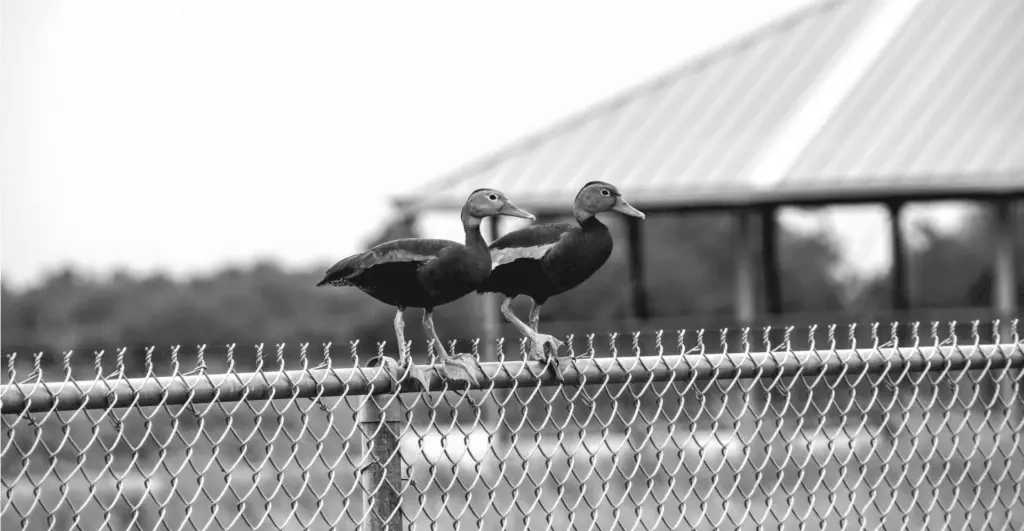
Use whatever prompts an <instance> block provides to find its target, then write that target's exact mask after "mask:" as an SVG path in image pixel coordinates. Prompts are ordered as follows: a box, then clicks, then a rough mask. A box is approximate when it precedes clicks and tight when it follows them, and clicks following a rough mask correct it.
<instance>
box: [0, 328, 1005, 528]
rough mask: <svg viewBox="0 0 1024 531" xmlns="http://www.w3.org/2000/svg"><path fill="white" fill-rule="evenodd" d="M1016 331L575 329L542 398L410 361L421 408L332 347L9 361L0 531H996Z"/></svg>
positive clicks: (502, 380) (510, 368)
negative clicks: (136, 360) (601, 335)
mask: <svg viewBox="0 0 1024 531" xmlns="http://www.w3.org/2000/svg"><path fill="white" fill-rule="evenodd" d="M1015 325H1016V323H1014V325H1013V326H1012V327H1011V329H1012V330H1013V333H1012V337H1011V338H1008V340H1001V338H1000V337H999V334H998V329H999V327H998V326H995V327H994V329H995V330H996V332H995V333H994V334H993V336H992V337H991V339H987V340H983V338H982V335H983V334H982V333H981V325H979V323H977V322H975V323H973V324H972V325H971V326H970V330H969V331H960V330H959V329H958V328H957V326H956V325H955V324H951V325H949V326H948V327H947V326H943V327H939V326H938V324H937V323H934V324H933V325H932V326H931V328H930V333H927V331H926V332H925V333H922V332H921V330H920V327H919V326H918V325H916V324H911V325H892V326H891V327H889V330H884V328H883V327H881V326H879V325H876V326H873V327H870V328H869V330H867V331H866V336H864V334H862V333H861V332H864V330H861V331H858V330H856V329H855V328H854V327H850V328H848V329H840V328H837V327H834V326H831V327H821V328H818V327H811V328H809V329H807V330H800V331H797V330H795V329H793V328H787V329H784V330H782V338H781V340H779V341H776V340H775V339H774V338H775V337H776V336H775V334H773V333H771V331H770V330H750V329H741V330H739V331H704V330H698V331H691V332H686V331H679V332H675V333H669V334H666V333H663V332H660V331H659V332H654V333H651V334H639V333H638V334H634V335H631V336H629V337H628V341H624V340H621V339H619V338H618V337H616V336H615V335H611V336H609V337H607V338H606V339H607V346H603V345H600V343H602V341H599V340H598V338H597V337H596V336H593V335H591V336H588V337H587V338H585V341H574V340H573V339H574V338H568V339H569V340H570V341H569V344H570V346H571V347H573V348H574V349H578V350H575V351H573V352H572V353H571V354H572V355H573V356H575V359H574V360H573V361H567V362H563V363H561V364H560V365H559V367H558V369H560V372H561V381H560V380H559V379H558V378H556V375H555V373H554V369H553V368H552V367H546V366H545V365H544V364H542V363H541V362H536V361H530V362H524V361H519V360H515V361H510V360H506V355H505V354H504V352H503V346H504V345H503V342H500V341H499V343H498V346H497V352H498V353H497V357H498V361H496V362H486V361H485V362H480V363H479V364H478V367H479V371H480V372H479V373H477V377H476V378H475V380H474V378H470V377H467V378H464V379H462V380H459V381H454V382H453V381H451V380H446V379H444V378H442V377H441V375H439V374H438V373H437V372H436V371H434V370H430V369H428V368H427V366H425V365H421V366H420V368H421V369H423V371H424V374H425V379H426V381H427V384H428V387H429V389H427V390H422V389H418V388H416V386H415V385H414V384H413V383H411V382H409V381H408V380H404V381H402V380H401V375H397V374H396V373H394V372H389V371H387V370H385V369H383V368H381V367H366V366H365V361H366V359H365V357H364V358H363V359H362V360H360V356H359V355H358V354H359V348H358V344H357V343H354V344H352V345H351V349H350V351H349V352H348V353H346V354H347V355H350V356H351V357H352V359H353V362H355V363H356V366H353V367H346V368H335V367H334V366H335V365H338V364H339V363H340V360H339V359H337V358H338V357H339V356H337V355H332V352H331V349H330V346H329V345H326V346H325V347H324V349H323V352H322V356H321V355H320V354H317V355H316V356H315V357H316V358H317V359H316V360H313V359H312V358H313V357H314V356H312V355H310V354H309V347H308V345H302V346H300V347H299V348H298V349H292V350H289V349H287V348H286V347H285V346H284V345H279V346H278V347H277V348H276V349H272V351H273V354H272V355H268V354H267V352H266V351H265V349H264V348H263V347H262V346H260V347H258V348H257V349H256V350H255V352H254V353H253V355H252V356H248V355H247V354H246V353H244V352H242V349H240V348H237V347H235V346H229V347H227V348H225V349H224V350H223V351H220V350H217V351H216V352H214V350H215V349H213V347H200V348H198V349H196V350H195V351H194V352H186V351H185V350H183V349H181V348H174V349H172V350H171V351H170V366H171V371H170V373H171V374H170V375H167V376H158V375H157V371H156V367H157V366H158V365H161V363H160V362H161V360H162V359H163V357H164V356H163V353H161V352H158V351H157V350H156V349H147V350H145V351H144V352H142V353H141V354H140V357H141V358H142V364H143V365H144V369H143V370H142V374H141V375H137V376H134V375H131V374H130V373H131V372H132V371H131V370H130V369H129V367H130V365H131V361H132V357H133V356H134V354H133V353H130V352H128V351H126V350H119V351H116V352H115V355H114V356H112V357H113V358H114V361H115V364H114V367H113V372H109V370H110V367H106V366H104V364H103V359H104V356H103V354H102V353H97V354H96V355H95V357H94V359H93V360H92V361H93V362H94V363H93V365H94V371H93V372H94V374H95V376H94V377H93V378H91V379H85V378H82V377H80V376H79V375H76V371H77V370H78V369H77V365H76V363H75V362H76V361H77V358H75V356H77V355H75V354H73V353H65V355H64V356H60V357H57V358H56V359H53V358H49V357H47V356H44V355H43V354H42V353H40V354H36V355H33V356H28V357H27V359H26V357H24V356H18V355H16V354H8V356H7V374H6V378H5V383H4V385H3V386H2V387H0V399H2V413H3V417H2V418H3V430H2V436H3V441H2V443H0V444H2V448H0V464H2V483H3V490H2V493H0V494H2V496H0V525H2V526H3V528H4V529H14V528H20V529H101V528H107V529H243V528H244V529H253V530H261V529H291V528H296V529H349V528H354V527H359V528H365V529H402V528H405V527H407V526H410V525H413V526H422V527H424V528H430V529H452V528H456V527H455V526H461V527H464V528H473V529H477V528H481V527H485V526H486V527H494V528H498V527H500V528H502V529H505V528H511V529H549V528H559V529H562V528H579V529H683V528H693V529H722V528H729V529H732V528H776V527H778V526H782V525H786V526H788V525H790V524H815V525H826V526H827V527H828V528H833V527H836V528H858V529H860V528H865V527H867V528H890V527H894V526H895V527H900V526H904V527H920V528H927V529H931V528H944V527H949V528H956V529H960V528H993V529H1010V528H1011V527H1012V526H1013V525H1016V524H1013V522H1018V523H1019V522H1021V521H1024V493H1022V484H1024V450H1022V448H1024V444H1022V441H1021V435H1022V430H1024V402H1022V391H1021V389H1022V381H1021V379H1022V376H1021V375H1022V373H1021V369H1022V368H1024V347H1022V344H1021V342H1020V340H1019V337H1018V336H1017V334H1016V326H1015ZM805 332H806V333H805ZM885 332H888V333H885ZM798 344H799V347H798V346H797V345H798ZM627 345H628V346H627ZM519 346H520V352H519V354H518V355H519V356H521V355H522V354H524V352H525V350H524V349H525V346H524V345H523V344H522V343H520V345H519ZM476 347H477V345H475V344H474V345H473V349H474V351H475V350H476ZM384 348H385V346H384V345H379V346H378V353H383V352H384ZM110 357H111V356H107V358H108V359H109V358H110ZM508 357H510V358H511V357H514V356H508ZM186 358H187V359H194V360H195V362H196V365H197V368H194V369H191V370H188V371H186V372H182V371H181V370H180V366H181V361H182V360H183V359H186ZM242 358H246V359H245V360H244V361H245V363H248V364H254V365H255V370H239V367H240V366H242V365H243V359H242ZM321 359H322V360H323V361H325V362H327V363H328V366H327V367H324V368H310V365H312V364H313V363H318V362H320V361H321ZM519 359H524V358H519ZM360 361H362V362H363V363H360ZM58 362H59V363H58ZM54 365H60V367H53V366H54ZM215 366H217V367H219V368H218V369H217V370H218V372H217V373H214V372H213V370H214V369H213V368H212V367H215ZM295 367H300V368H295ZM54 371H55V372H58V373H63V374H62V377H60V378H54V379H50V378H49V377H50V376H51V372H54Z"/></svg>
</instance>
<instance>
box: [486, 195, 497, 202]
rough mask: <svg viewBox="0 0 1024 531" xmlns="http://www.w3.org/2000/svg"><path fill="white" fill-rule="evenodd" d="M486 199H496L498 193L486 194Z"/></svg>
mask: <svg viewBox="0 0 1024 531" xmlns="http://www.w3.org/2000/svg"><path fill="white" fill-rule="evenodd" d="M487 199H490V200H491V201H497V200H498V195H497V194H491V195H489V196H487Z"/></svg>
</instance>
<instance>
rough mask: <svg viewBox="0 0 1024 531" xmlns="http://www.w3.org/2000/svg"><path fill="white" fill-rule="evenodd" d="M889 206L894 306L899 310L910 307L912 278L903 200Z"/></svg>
mask: <svg viewBox="0 0 1024 531" xmlns="http://www.w3.org/2000/svg"><path fill="white" fill-rule="evenodd" d="M886 206H887V207H888V208H889V243H890V245H891V246H892V247H891V249H892V284H891V289H892V291H891V295H892V308H893V309H894V310H896V311H897V312H902V311H906V310H909V309H910V280H909V278H908V277H907V256H906V247H905V245H904V242H903V231H901V230H900V214H901V212H902V211H903V202H902V201H890V202H888V203H886Z"/></svg>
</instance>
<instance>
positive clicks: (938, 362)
mask: <svg viewBox="0 0 1024 531" xmlns="http://www.w3.org/2000/svg"><path fill="white" fill-rule="evenodd" d="M635 352H637V353H638V350H636V351H635ZM593 354H594V352H593V350H591V351H590V356H588V357H585V358H577V359H574V360H563V361H562V362H561V363H560V364H559V370H560V373H561V375H562V379H563V381H559V379H558V377H557V375H556V374H555V372H554V369H553V368H552V367H547V366H545V365H544V364H543V363H542V362H539V361H505V362H485V363H478V364H477V366H478V368H479V369H480V371H481V373H482V375H483V378H477V379H476V381H469V380H468V379H467V380H458V381H455V383H456V384H461V385H458V386H453V385H452V383H453V381H452V380H448V379H445V378H444V377H443V376H442V375H441V374H439V373H438V371H437V369H434V368H431V367H429V366H426V365H421V366H418V368H419V369H420V370H421V371H423V374H424V376H425V380H426V382H427V384H428V387H429V389H427V391H431V392H433V391H464V390H492V389H514V388H517V387H536V386H557V385H567V386H586V385H595V384H600V385H609V384H631V383H645V382H664V381H668V380H674V381H682V382H686V381H691V380H694V381H697V380H709V379H735V378H782V377H793V376H818V375H824V376H836V375H851V376H852V375H858V374H878V373H885V372H899V373H903V372H922V371H962V370H978V369H985V370H998V369H1020V368H1024V345H1021V344H1020V343H1019V342H1018V343H1003V344H977V343H976V344H973V345H962V346H958V345H945V346H914V347H902V348H894V347H888V348H880V347H868V348H849V349H835V348H830V349H823V350H818V349H814V350H797V351H794V350H788V349H785V350H783V349H779V350H773V351H766V352H744V353H719V354H713V353H708V352H706V351H703V349H701V352H697V353H682V354H674V355H655V356H639V355H632V356H619V355H612V356H609V357H595V356H593ZM613 354H615V353H614V352H613ZM193 372H194V371H193ZM396 373H397V371H394V370H388V369H385V368H382V367H377V366H374V367H352V368H341V369H334V368H317V369H303V370H288V371H286V370H277V371H260V372H235V371H229V372H226V373H223V374H209V373H205V372H202V371H200V372H198V373H195V374H190V373H185V374H182V373H176V374H174V375H173V376H162V377H157V376H154V375H152V374H151V375H148V376H146V377H141V378H125V377H123V376H122V375H120V374H116V375H114V376H111V377H109V378H98V379H94V380H75V379H72V378H70V376H68V377H66V378H65V379H64V380H63V381H57V382H46V381H43V380H42V377H41V374H40V373H36V378H35V379H31V378H30V379H27V380H23V381H20V382H18V381H12V382H11V383H8V384H6V385H3V386H0V398H2V411H0V413H2V414H5V415H6V414H22V413H41V412H49V411H70V410H78V409H113V408H122V407H146V406H161V405H165V406H172V405H187V404H204V403H211V402H233V401H240V400H275V399H292V398H309V399H317V398H327V397H339V396H341V397H345V396H358V395H379V394H388V393H394V392H421V391H422V390H421V389H419V388H418V387H417V388H414V387H413V382H412V380H411V379H408V378H400V376H401V375H397V374H396ZM396 377H399V378H396ZM399 379H401V381H399Z"/></svg>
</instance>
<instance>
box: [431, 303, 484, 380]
mask: <svg viewBox="0 0 1024 531" xmlns="http://www.w3.org/2000/svg"><path fill="white" fill-rule="evenodd" d="M423 328H424V330H425V331H426V332H427V337H429V338H431V339H433V340H434V348H436V349H437V352H438V354H439V356H438V357H439V358H440V365H438V364H437V363H436V362H435V364H434V365H432V366H431V367H432V368H434V369H438V370H437V372H438V374H440V375H441V376H442V377H443V378H444V379H446V380H448V381H449V382H452V383H454V382H462V383H463V384H464V385H463V386H454V385H451V386H449V388H453V387H468V386H473V385H479V384H480V383H481V382H482V381H483V378H484V377H485V376H484V373H483V369H481V368H480V363H479V362H477V360H476V358H475V357H473V355H472V354H470V353H468V352H467V353H460V354H455V355H454V356H449V355H448V351H446V350H445V349H444V344H443V343H442V342H441V338H439V337H438V336H437V331H436V330H435V329H434V316H433V313H432V312H431V311H429V310H424V311H423Z"/></svg>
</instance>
